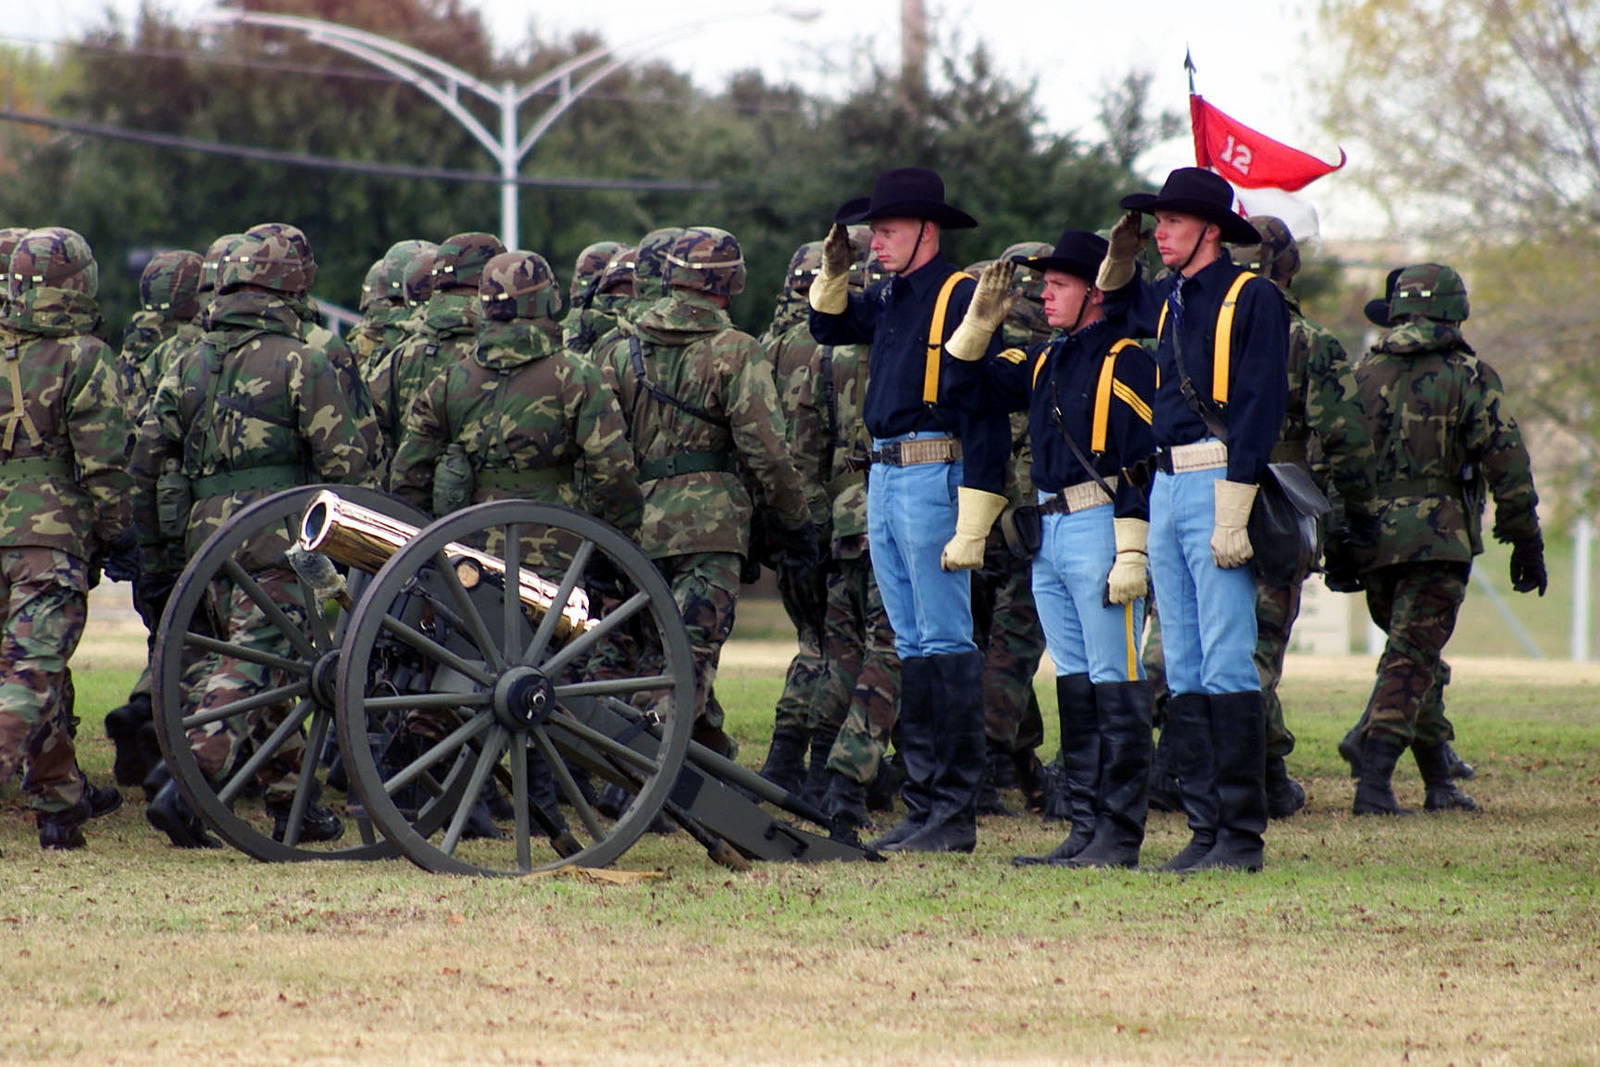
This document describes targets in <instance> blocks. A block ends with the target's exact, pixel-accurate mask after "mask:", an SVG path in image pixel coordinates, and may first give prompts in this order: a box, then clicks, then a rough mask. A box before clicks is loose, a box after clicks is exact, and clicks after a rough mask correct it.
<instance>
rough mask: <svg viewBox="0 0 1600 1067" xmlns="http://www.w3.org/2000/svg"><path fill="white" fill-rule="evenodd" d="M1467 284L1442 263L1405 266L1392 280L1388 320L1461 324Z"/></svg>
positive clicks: (1452, 268)
mask: <svg viewBox="0 0 1600 1067" xmlns="http://www.w3.org/2000/svg"><path fill="white" fill-rule="evenodd" d="M1469 310H1470V309H1469V308H1468V307H1467V283H1466V282H1464V281H1462V280H1461V275H1459V274H1457V273H1456V271H1455V268H1454V267H1447V266H1445V265H1444V264H1443V263H1419V264H1416V265H1415V266H1411V267H1407V268H1405V269H1404V270H1402V271H1401V272H1400V276H1399V277H1398V278H1397V279H1395V283H1394V296H1392V297H1390V298H1389V321H1390V322H1398V321H1399V320H1400V319H1402V318H1405V317H1407V316H1414V317H1420V318H1425V319H1438V320H1440V321H1442V322H1465V321H1466V318H1467V314H1468V312H1469Z"/></svg>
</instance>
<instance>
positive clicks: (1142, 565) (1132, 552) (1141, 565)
mask: <svg viewBox="0 0 1600 1067" xmlns="http://www.w3.org/2000/svg"><path fill="white" fill-rule="evenodd" d="M1111 526H1112V529H1113V530H1115V532H1116V537H1117V558H1116V559H1115V560H1114V561H1113V562H1112V564H1111V573H1110V575H1108V576H1107V578H1106V596H1107V598H1108V599H1110V601H1111V602H1112V603H1113V604H1132V603H1133V602H1134V601H1135V600H1138V599H1139V598H1140V597H1142V596H1144V595H1145V594H1147V593H1149V592H1150V556H1149V555H1148V554H1147V553H1146V552H1145V547H1144V546H1145V541H1146V540H1147V539H1148V538H1149V535H1150V524H1149V523H1148V522H1145V521H1144V520H1143V519H1112V520H1111Z"/></svg>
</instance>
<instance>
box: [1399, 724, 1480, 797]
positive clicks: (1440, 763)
mask: <svg viewBox="0 0 1600 1067" xmlns="http://www.w3.org/2000/svg"><path fill="white" fill-rule="evenodd" d="M1447 748H1449V742H1444V741H1441V742H1440V743H1439V744H1437V745H1426V746H1424V745H1419V744H1416V743H1413V744H1412V745H1411V754H1412V755H1413V756H1415V757H1416V758H1417V770H1418V771H1420V772H1422V785H1423V788H1424V789H1425V790H1426V797H1427V798H1426V799H1425V800H1424V801H1423V802H1422V810H1423V811H1477V810H1478V805H1477V802H1476V801H1474V800H1473V799H1472V798H1471V797H1469V796H1467V794H1465V793H1463V792H1462V791H1461V790H1459V789H1457V788H1456V782H1455V775H1453V774H1452V773H1451V767H1450V753H1449V752H1447V751H1446V749H1447Z"/></svg>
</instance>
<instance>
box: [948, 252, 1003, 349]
mask: <svg viewBox="0 0 1600 1067" xmlns="http://www.w3.org/2000/svg"><path fill="white" fill-rule="evenodd" d="M1016 272H1017V265H1016V264H1015V263H1014V262H1012V261H1011V260H1009V259H997V260H995V261H994V262H993V263H990V264H989V265H988V266H987V267H985V268H983V273H982V274H981V275H979V276H978V287H977V288H976V289H975V290H973V293H972V301H971V303H969V304H968V305H967V314H966V316H965V317H963V318H962V320H961V325H960V326H957V327H956V332H955V333H953V334H951V335H950V340H949V341H947V342H945V346H944V347H945V351H947V352H949V353H950V354H951V355H952V356H954V357H956V358H957V359H960V360H965V361H966V362H968V363H976V362H977V361H978V360H980V359H982V358H983V354H984V353H985V352H987V351H988V350H989V338H990V337H992V336H994V332H995V330H997V329H999V328H1000V324H1001V323H1002V322H1004V321H1006V315H1007V314H1009V313H1010V311H1011V304H1012V302H1013V301H1014V300H1015V299H1016V297H1015V295H1014V294H1013V293H1012V292H1011V278H1012V275H1014V274H1015V273H1016Z"/></svg>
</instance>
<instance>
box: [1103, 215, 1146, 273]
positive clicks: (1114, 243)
mask: <svg viewBox="0 0 1600 1067" xmlns="http://www.w3.org/2000/svg"><path fill="white" fill-rule="evenodd" d="M1143 223H1144V216H1143V215H1141V214H1140V213H1139V212H1137V211H1130V212H1128V213H1127V214H1126V215H1124V216H1122V218H1120V219H1118V220H1117V224H1116V225H1115V226H1113V227H1111V247H1109V248H1107V249H1106V258H1105V259H1102V260H1101V261H1100V272H1099V273H1098V274H1097V275H1095V280H1094V287H1095V288H1096V289H1098V290H1100V291H1101V292H1102V293H1109V292H1112V291H1113V290H1116V289H1121V288H1122V287H1123V286H1124V285H1127V284H1128V281H1129V280H1130V279H1131V278H1132V277H1133V257H1134V256H1137V255H1138V254H1139V249H1141V248H1143V247H1144V243H1145V242H1146V241H1148V240H1150V232H1149V231H1147V230H1142V229H1140V226H1142V225H1143Z"/></svg>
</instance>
